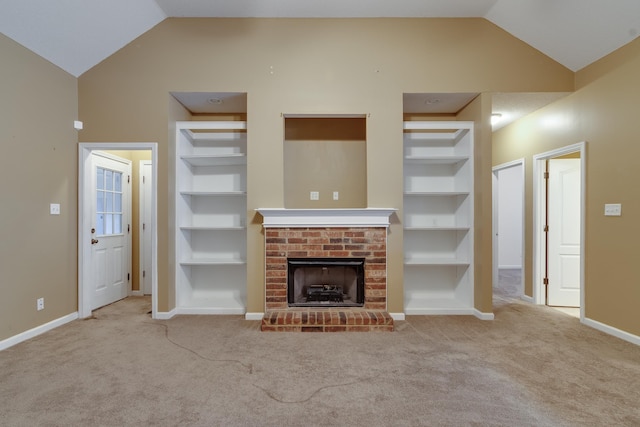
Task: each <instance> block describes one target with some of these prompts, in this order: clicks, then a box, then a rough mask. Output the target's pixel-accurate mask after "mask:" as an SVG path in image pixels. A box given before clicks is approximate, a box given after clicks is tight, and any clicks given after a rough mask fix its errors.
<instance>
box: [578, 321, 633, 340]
mask: <svg viewBox="0 0 640 427" xmlns="http://www.w3.org/2000/svg"><path fill="white" fill-rule="evenodd" d="M582 323H583V324H584V325H587V326H590V327H592V328H594V329H597V330H599V331H601V332H604V333H605V334H609V335H613V336H614V337H617V338H620V339H621V340H625V341H628V342H630V343H631V344H635V345H640V337H639V336H637V335H633V334H630V333H629V332H625V331H622V330H620V329H618V328H614V327H613V326H609V325H605V324H604V323H600V322H598V321H596V320H592V319H587V318H586V317H585V318H584V320H583V321H582Z"/></svg>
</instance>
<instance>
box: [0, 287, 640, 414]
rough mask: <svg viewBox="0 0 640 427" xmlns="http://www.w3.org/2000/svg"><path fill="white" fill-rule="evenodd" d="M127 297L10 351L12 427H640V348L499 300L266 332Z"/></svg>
mask: <svg viewBox="0 0 640 427" xmlns="http://www.w3.org/2000/svg"><path fill="white" fill-rule="evenodd" d="M149 310H150V301H149V299H148V298H135V297H134V298H128V299H126V300H124V301H121V302H118V303H116V304H113V305H111V306H108V307H105V308H103V309H100V310H98V311H96V312H95V318H93V319H90V320H78V321H75V322H72V323H70V324H67V325H65V326H63V327H60V328H57V329H55V330H53V331H51V332H49V333H47V334H45V335H42V336H39V337H37V338H34V339H32V340H30V341H27V342H24V343H22V344H19V345H16V346H14V347H11V348H9V349H7V350H5V351H2V352H0V425H2V426H123V425H136V426H142V425H154V426H302V425H314V426H420V425H428V426H432V425H433V426H465V425H477V426H487V425H490V426H614V425H615V426H640V408H639V405H640V347H637V346H634V345H632V344H630V343H627V342H624V341H622V340H619V339H617V338H614V337H611V336H608V335H605V334H603V333H601V332H598V331H596V330H594V329H591V328H589V327H586V326H583V325H581V324H580V323H579V321H578V320H577V319H575V318H573V317H571V316H568V315H565V314H563V313H560V312H557V311H555V310H553V309H550V308H546V307H536V306H532V305H528V304H526V303H522V302H518V301H517V300H513V299H511V298H509V297H508V296H504V295H503V296H501V295H500V294H499V293H498V295H497V297H496V307H495V314H496V320H494V321H481V320H478V319H476V318H474V317H470V316H411V317H409V318H408V320H407V321H405V322H397V323H396V331H395V332H391V333H321V334H319V333H264V332H260V331H259V322H257V321H245V320H244V319H243V318H242V317H241V316H177V317H175V318H174V319H171V320H168V321H153V320H151V318H150V316H149V314H148V312H149Z"/></svg>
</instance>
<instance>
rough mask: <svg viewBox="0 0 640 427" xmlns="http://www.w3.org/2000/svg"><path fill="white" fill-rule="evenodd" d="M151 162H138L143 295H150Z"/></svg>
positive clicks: (141, 287)
mask: <svg viewBox="0 0 640 427" xmlns="http://www.w3.org/2000/svg"><path fill="white" fill-rule="evenodd" d="M151 166H152V165H151V161H150V160H142V161H141V162H140V176H141V180H140V202H141V203H140V228H141V230H140V232H141V238H140V243H141V244H140V264H141V270H142V274H141V276H142V277H141V279H140V283H141V286H140V289H141V290H142V292H143V293H144V294H145V295H151V292H152V280H153V276H152V275H153V269H152V267H151V234H152V233H151V230H152V225H151V210H152V208H151V195H152V182H151V179H152V176H153V175H152V171H151Z"/></svg>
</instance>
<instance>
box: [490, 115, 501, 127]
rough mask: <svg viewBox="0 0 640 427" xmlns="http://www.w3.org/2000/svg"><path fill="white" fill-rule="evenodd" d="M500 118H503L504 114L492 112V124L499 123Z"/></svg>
mask: <svg viewBox="0 0 640 427" xmlns="http://www.w3.org/2000/svg"><path fill="white" fill-rule="evenodd" d="M500 120H502V114H500V113H493V114H491V124H492V125H495V124H496V123H498V122H499V121H500Z"/></svg>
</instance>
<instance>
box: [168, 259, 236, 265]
mask: <svg viewBox="0 0 640 427" xmlns="http://www.w3.org/2000/svg"><path fill="white" fill-rule="evenodd" d="M246 263H247V262H246V261H245V260H242V259H232V258H191V259H185V260H182V261H180V265H243V264H246Z"/></svg>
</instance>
